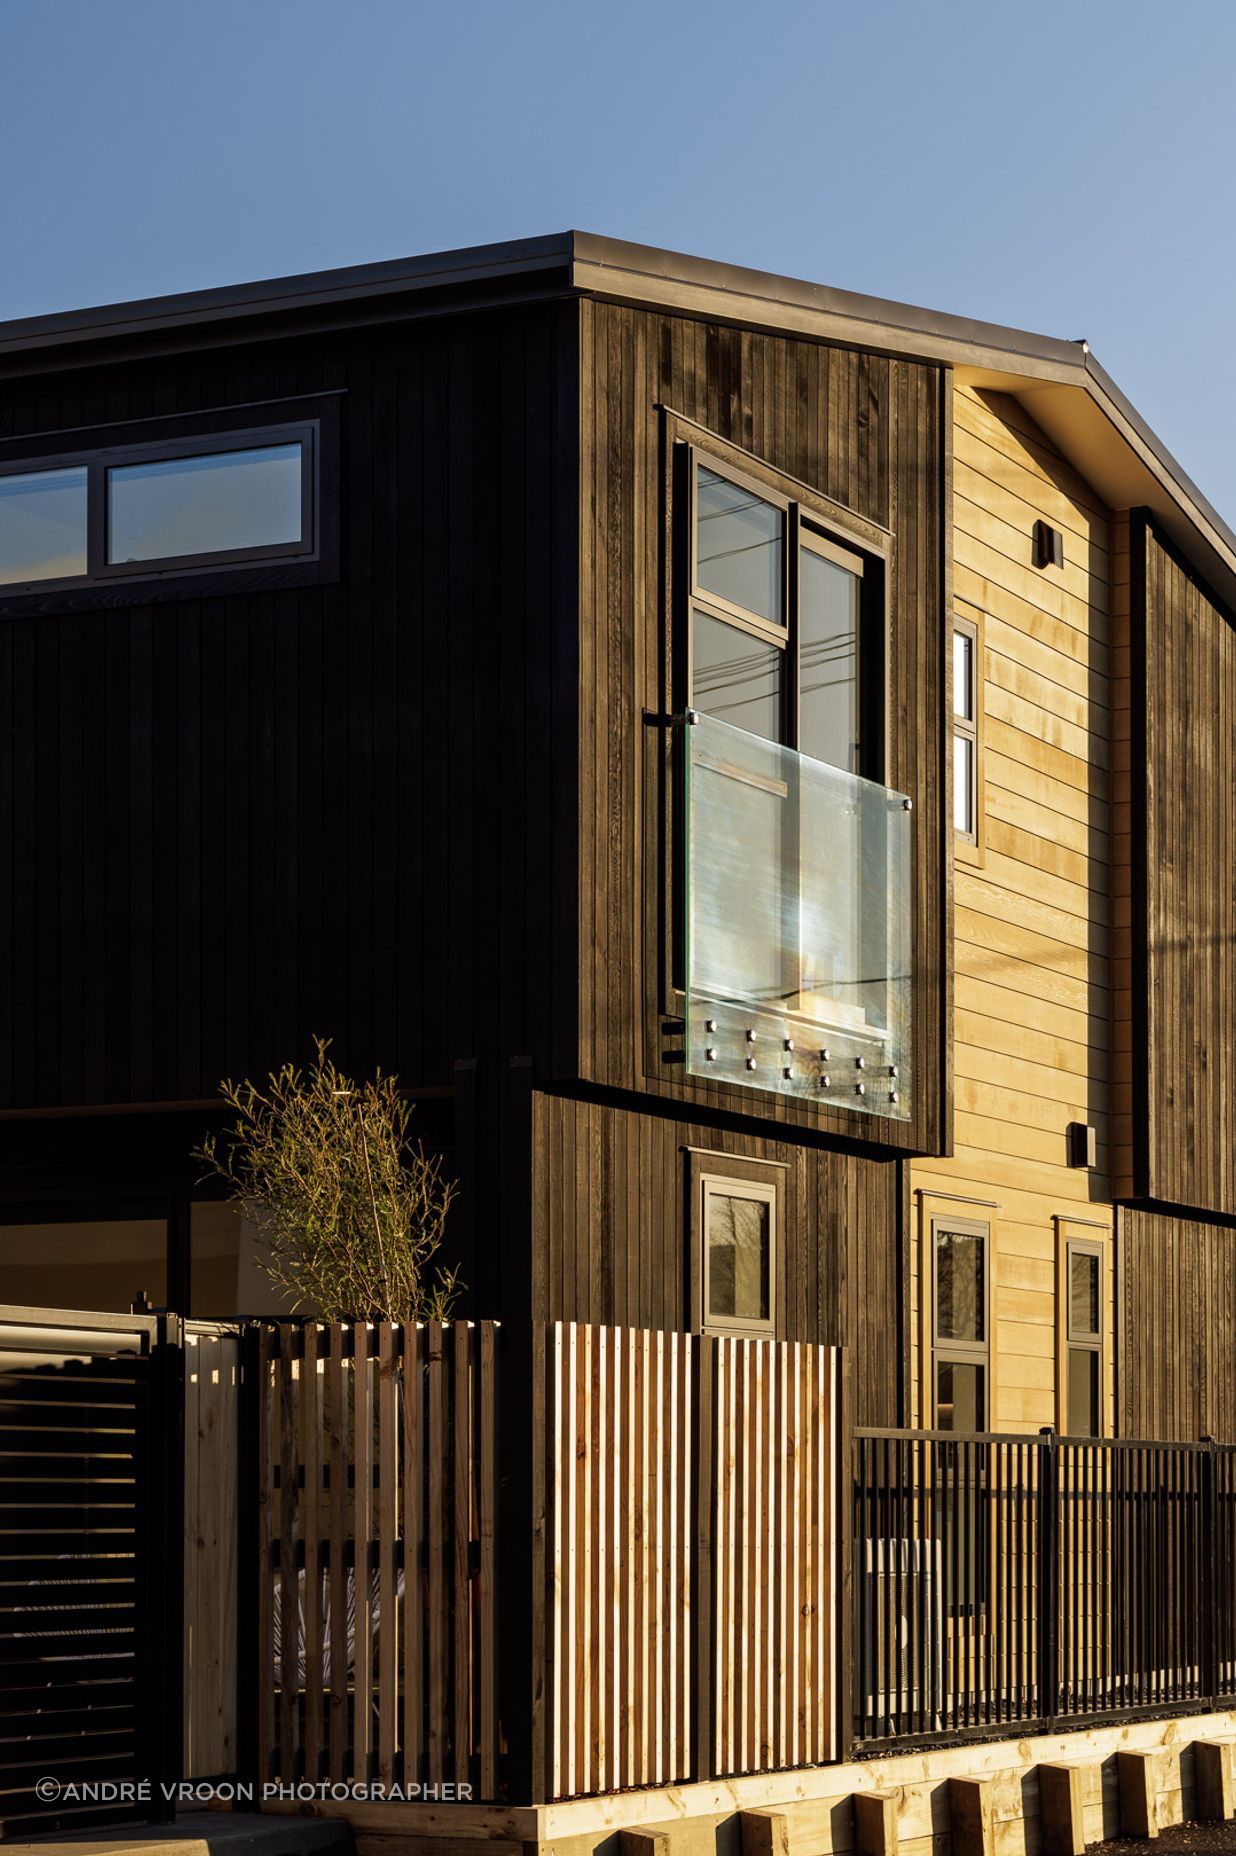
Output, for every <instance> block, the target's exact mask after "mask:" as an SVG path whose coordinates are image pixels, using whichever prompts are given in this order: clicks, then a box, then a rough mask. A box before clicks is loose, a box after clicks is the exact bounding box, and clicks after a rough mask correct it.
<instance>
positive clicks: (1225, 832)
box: [1130, 514, 1236, 1216]
mask: <svg viewBox="0 0 1236 1856" xmlns="http://www.w3.org/2000/svg"><path fill="white" fill-rule="evenodd" d="M1130 552H1131V557H1132V573H1131V582H1132V584H1131V607H1132V612H1131V622H1132V643H1133V650H1132V654H1131V655H1132V669H1133V689H1132V705H1133V720H1134V734H1133V755H1132V760H1133V773H1134V776H1135V777H1134V778H1133V781H1132V800H1133V806H1132V817H1133V831H1132V837H1133V844H1132V860H1133V870H1134V885H1133V936H1132V939H1133V947H1132V955H1133V1012H1134V1020H1133V1051H1134V1059H1135V1062H1134V1076H1133V1116H1134V1130H1133V1140H1134V1155H1133V1179H1134V1187H1135V1190H1136V1191H1137V1193H1138V1194H1139V1196H1142V1197H1146V1198H1151V1199H1155V1200H1159V1201H1161V1202H1165V1203H1168V1204H1173V1205H1180V1206H1190V1207H1196V1208H1197V1209H1198V1210H1201V1211H1209V1212H1216V1213H1221V1214H1224V1215H1227V1216H1233V1215H1236V1073H1234V1072H1233V1044H1232V1027H1233V1025H1234V1024H1236V779H1234V775H1236V765H1234V760H1236V747H1234V742H1233V736H1234V734H1236V630H1234V629H1233V623H1232V619H1231V617H1230V615H1229V614H1228V613H1227V612H1226V611H1224V610H1223V608H1222V607H1221V606H1220V605H1219V604H1218V603H1217V602H1216V601H1215V600H1214V599H1213V598H1212V597H1211V596H1210V595H1209V594H1208V592H1207V590H1206V588H1205V587H1204V586H1203V585H1202V584H1201V583H1200V582H1199V581H1198V579H1197V578H1196V577H1195V576H1194V575H1193V574H1192V572H1191V571H1190V569H1189V568H1188V567H1187V565H1186V564H1185V563H1184V562H1183V561H1182V560H1181V559H1180V557H1178V556H1177V555H1176V554H1175V552H1174V551H1173V550H1172V549H1171V548H1170V547H1169V546H1168V545H1167V544H1165V543H1164V542H1163V541H1161V540H1160V538H1159V537H1158V536H1157V535H1156V533H1155V531H1154V529H1153V528H1152V527H1151V526H1150V524H1149V523H1148V522H1147V521H1146V520H1145V519H1144V518H1143V517H1140V516H1138V515H1136V514H1135V517H1134V520H1133V522H1132V524H1131V540H1130ZM1139 750H1140V753H1139ZM1139 767H1141V768H1144V777H1143V778H1141V779H1139V778H1137V777H1136V776H1137V771H1138V768H1139ZM1143 1052H1144V1057H1142V1056H1141V1053H1143Z"/></svg>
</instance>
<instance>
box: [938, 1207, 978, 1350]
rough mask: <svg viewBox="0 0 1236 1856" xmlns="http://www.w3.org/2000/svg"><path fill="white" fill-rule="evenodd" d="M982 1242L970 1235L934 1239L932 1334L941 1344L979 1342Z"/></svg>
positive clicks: (943, 1233)
mask: <svg viewBox="0 0 1236 1856" xmlns="http://www.w3.org/2000/svg"><path fill="white" fill-rule="evenodd" d="M983 1247H984V1240H983V1239H982V1238H981V1237H979V1236H977V1235H976V1234H975V1233H974V1232H971V1231H940V1232H938V1233H937V1235H936V1333H937V1335H938V1336H939V1338H940V1339H941V1340H970V1341H983V1340H986V1338H987V1336H986V1333H985V1325H986V1323H985V1319H984V1301H985V1285H984V1281H983V1275H984V1268H983V1266H984V1256H983Z"/></svg>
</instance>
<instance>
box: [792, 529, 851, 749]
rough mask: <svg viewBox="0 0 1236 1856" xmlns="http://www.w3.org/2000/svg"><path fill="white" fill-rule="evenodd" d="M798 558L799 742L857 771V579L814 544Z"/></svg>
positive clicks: (806, 747)
mask: <svg viewBox="0 0 1236 1856" xmlns="http://www.w3.org/2000/svg"><path fill="white" fill-rule="evenodd" d="M798 558H799V569H798V649H799V660H798V662H799V679H800V680H799V689H798V702H799V711H798V714H799V743H798V745H799V748H800V749H801V751H802V752H803V753H804V754H810V755H811V757H812V759H813V760H823V761H827V762H828V763H829V765H830V766H833V767H840V768H842V769H843V770H844V771H845V772H846V773H857V772H858V626H859V611H860V592H861V582H860V580H859V577H858V575H857V574H852V573H848V572H847V571H846V569H845V568H844V567H841V566H839V565H838V563H837V562H836V561H830V560H828V559H827V558H826V557H825V556H824V555H822V554H818V553H817V552H816V551H815V549H814V548H801V549H800V550H799V557H798Z"/></svg>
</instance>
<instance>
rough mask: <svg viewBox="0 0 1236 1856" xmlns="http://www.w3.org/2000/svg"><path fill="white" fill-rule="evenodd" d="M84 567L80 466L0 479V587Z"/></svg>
mask: <svg viewBox="0 0 1236 1856" xmlns="http://www.w3.org/2000/svg"><path fill="white" fill-rule="evenodd" d="M85 571H86V467H85V465H81V466H80V467H77V468H74V469H71V470H41V471H30V472H23V473H22V474H21V475H20V476H14V477H0V585H5V586H12V585H18V584H21V583H22V582H23V581H26V580H66V579H69V578H71V577H72V576H73V575H75V574H84V573H85Z"/></svg>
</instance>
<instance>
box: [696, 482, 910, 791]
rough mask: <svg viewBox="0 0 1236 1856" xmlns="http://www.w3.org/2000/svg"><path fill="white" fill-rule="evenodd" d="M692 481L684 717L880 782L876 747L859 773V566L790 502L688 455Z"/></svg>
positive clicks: (876, 653)
mask: <svg viewBox="0 0 1236 1856" xmlns="http://www.w3.org/2000/svg"><path fill="white" fill-rule="evenodd" d="M691 472H692V484H693V495H692V508H693V529H692V538H691V674H690V696H689V701H690V705H691V707H692V708H693V709H699V710H700V711H701V712H702V713H703V714H705V715H714V716H716V717H717V718H718V720H719V721H722V722H729V723H730V724H731V725H732V726H733V727H735V728H742V729H745V730H746V732H747V733H748V734H751V735H760V736H762V737H763V739H764V740H766V741H775V742H777V743H778V744H779V745H781V746H784V747H791V748H796V749H797V750H798V751H799V752H800V753H802V754H807V755H809V756H810V757H811V758H812V759H813V760H820V761H826V762H827V763H828V764H829V765H830V766H833V767H840V768H842V769H843V770H844V771H845V772H847V773H859V772H863V773H864V774H865V777H866V778H868V779H873V778H877V779H878V778H879V773H878V771H877V770H876V744H875V743H874V742H873V743H872V744H871V745H870V751H869V752H868V754H867V762H868V765H867V766H866V767H860V749H861V747H862V745H863V744H862V743H861V741H860V735H861V732H862V731H861V713H862V709H861V702H860V686H859V674H860V669H861V671H862V673H863V674H864V675H866V674H867V669H868V667H867V666H866V665H865V664H862V663H861V640H862V625H863V609H864V603H863V589H864V561H863V557H862V556H861V555H858V554H854V553H851V551H850V550H849V549H848V548H843V547H840V546H838V545H837V543H836V542H833V541H830V540H829V539H828V538H827V537H826V536H825V535H823V534H821V533H820V532H819V530H818V529H817V528H816V527H815V526H814V524H813V523H812V521H811V519H810V517H809V516H808V515H807V512H806V511H804V510H802V509H800V507H799V505H798V504H797V503H793V502H791V501H790V500H789V499H788V498H787V499H781V498H777V497H774V496H773V495H772V494H771V493H766V492H762V491H761V490H760V489H759V488H757V487H755V486H753V485H752V484H750V483H749V482H747V481H746V480H745V479H743V478H740V477H738V476H737V475H735V476H729V475H726V474H723V473H722V472H721V471H720V470H719V469H716V468H714V467H713V466H712V465H711V464H709V463H706V462H705V461H704V460H703V459H702V458H700V457H697V456H694V455H693V456H692V460H691ZM791 567H792V568H793V571H792V572H791ZM872 642H873V645H876V641H874V640H873V641H872ZM873 655H874V656H875V657H876V658H877V659H878V658H879V655H880V653H879V649H878V645H876V648H875V649H874V652H873ZM871 668H872V675H873V677H874V679H875V681H876V683H878V681H879V677H880V674H881V673H880V670H879V667H878V664H877V665H873V666H872V667H871ZM869 732H874V731H869Z"/></svg>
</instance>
